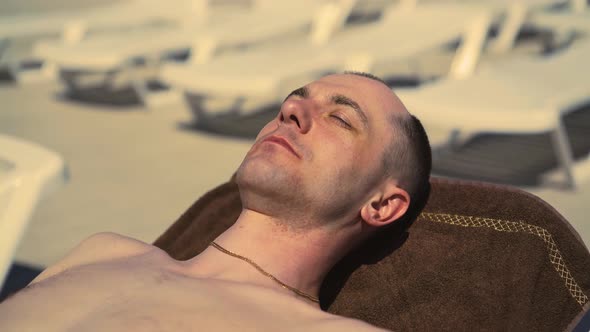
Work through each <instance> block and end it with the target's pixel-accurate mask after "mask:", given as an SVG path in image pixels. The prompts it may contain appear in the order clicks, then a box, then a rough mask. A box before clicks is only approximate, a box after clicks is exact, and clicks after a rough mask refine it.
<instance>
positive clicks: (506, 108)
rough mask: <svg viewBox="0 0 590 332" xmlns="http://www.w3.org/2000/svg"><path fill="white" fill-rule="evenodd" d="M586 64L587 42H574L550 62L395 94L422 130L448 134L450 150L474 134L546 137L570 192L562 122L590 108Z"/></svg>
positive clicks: (510, 65) (518, 64)
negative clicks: (581, 110)
mask: <svg viewBox="0 0 590 332" xmlns="http://www.w3.org/2000/svg"><path fill="white" fill-rule="evenodd" d="M589 58H590V42H589V41H579V42H577V43H574V44H573V45H571V46H570V47H569V48H568V49H566V50H563V51H562V52H558V53H556V54H552V55H550V56H544V57H537V58H532V57H521V58H514V59H509V60H505V61H502V62H498V63H495V64H493V65H489V66H487V67H484V68H481V69H480V70H478V72H477V73H475V74H474V75H472V76H470V77H469V78H466V79H463V80H452V79H447V80H441V81H438V82H434V83H432V84H426V85H424V86H421V87H419V88H417V89H413V90H397V91H396V92H397V93H398V95H399V96H400V98H401V99H402V100H403V102H404V104H405V105H406V106H407V107H408V109H409V110H410V111H411V112H412V113H414V114H416V115H417V116H418V117H419V118H420V119H421V120H422V121H423V122H424V123H425V125H426V126H427V128H428V127H433V128H446V129H448V130H449V132H451V131H452V132H453V134H452V135H451V142H450V143H451V145H455V146H457V145H460V143H461V142H464V141H465V140H466V138H468V137H470V134H472V133H476V132H493V133H521V134H522V133H541V132H550V133H551V135H552V142H553V143H552V144H553V151H554V153H555V155H556V158H557V160H558V162H559V164H560V166H561V168H562V170H563V175H564V176H565V181H564V183H565V184H566V185H567V186H568V187H570V188H573V187H575V183H576V175H575V173H576V172H575V171H574V167H573V164H574V161H573V158H572V150H571V146H570V142H569V139H568V133H567V132H566V130H565V127H564V124H563V117H564V115H566V114H568V113H569V112H570V111H573V110H576V109H578V108H579V107H581V106H583V105H586V104H588V103H589V102H590V85H589V84H587V82H586V80H587V77H589V75H590V66H587V65H585V63H586V62H587V59H589ZM588 139H590V138H588Z"/></svg>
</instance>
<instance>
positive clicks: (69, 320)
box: [0, 73, 430, 331]
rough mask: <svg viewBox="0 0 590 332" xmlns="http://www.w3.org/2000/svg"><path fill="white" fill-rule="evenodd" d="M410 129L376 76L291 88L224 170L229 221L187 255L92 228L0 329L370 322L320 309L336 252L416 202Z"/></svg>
mask: <svg viewBox="0 0 590 332" xmlns="http://www.w3.org/2000/svg"><path fill="white" fill-rule="evenodd" d="M429 172H430V148H429V146H428V140H427V138H426V134H425V133H424V130H423V128H422V127H421V125H420V123H419V121H418V120H416V119H415V118H414V117H412V116H411V115H410V114H409V113H408V112H407V111H406V109H405V108H404V106H403V104H402V103H401V102H400V100H399V99H398V98H397V97H396V96H395V95H394V94H393V93H392V92H391V90H390V89H389V88H388V87H387V86H386V85H385V84H384V83H382V82H381V81H379V80H378V79H376V78H374V77H372V76H370V75H368V74H361V73H348V74H342V75H331V76H326V77H324V78H322V79H320V80H318V81H315V82H312V83H310V84H308V85H307V86H305V87H302V88H300V89H297V90H295V91H293V92H292V93H291V94H290V95H289V96H288V97H287V98H286V100H285V101H284V102H283V104H282V106H281V109H280V111H279V114H278V115H277V117H276V118H275V119H274V120H272V121H271V122H269V123H268V124H267V125H266V126H265V127H264V128H263V129H262V130H261V132H260V134H259V135H258V138H257V140H256V142H255V143H254V145H253V146H252V148H251V150H250V151H249V152H248V154H247V155H246V157H245V158H244V161H243V162H242V164H241V166H240V168H239V169H238V172H237V175H236V182H237V183H238V186H239V188H240V194H241V199H242V205H243V210H242V213H241V214H240V216H239V218H238V220H237V221H236V223H235V224H234V225H233V226H232V227H231V228H229V229H228V230H227V231H226V232H224V233H223V234H222V235H221V236H219V237H218V238H217V239H216V240H215V241H214V242H213V243H212V245H211V246H210V247H208V248H207V249H206V250H205V251H204V252H202V253H201V254H200V255H198V256H196V257H195V258H193V259H190V260H188V261H184V262H180V261H176V260H173V259H171V258H170V257H168V256H167V255H166V254H165V253H164V252H163V251H161V250H160V249H157V248H155V247H153V246H151V245H148V244H145V243H142V242H139V241H136V240H133V239H130V238H126V237H123V236H120V235H115V234H110V233H101V234H97V235H94V236H92V237H90V238H88V239H87V240H85V241H83V242H82V243H81V244H80V245H78V247H76V248H75V249H74V250H73V251H72V252H71V253H70V254H68V255H67V256H66V257H65V258H64V259H62V260H61V261H60V262H58V263H57V264H55V265H53V266H51V267H49V268H48V269H46V270H45V271H44V272H43V273H42V274H41V275H39V277H38V278H37V279H35V280H34V281H33V282H32V283H31V285H29V287H27V288H26V289H25V290H23V291H21V292H20V293H19V294H17V295H15V296H13V297H12V298H10V299H9V300H7V301H6V302H5V303H3V304H1V305H0V326H2V330H3V331H23V330H35V331H36V330H43V331H63V330H75V331H78V330H80V331H94V330H96V331H121V330H170V331H180V330H214V331H217V330H232V331H233V330H240V331H241V330H256V331H259V330H289V329H304V330H314V331H315V330H318V331H320V330H339V331H340V330H350V331H365V330H366V331H373V330H377V328H376V327H373V326H371V325H369V324H366V323H364V322H361V321H358V320H353V319H348V318H344V317H338V316H334V315H331V314H328V313H326V312H323V311H321V310H320V308H319V301H318V299H317V297H318V292H319V288H320V285H321V283H322V280H323V278H324V276H325V275H326V274H327V272H328V271H329V270H330V269H331V267H332V266H333V265H334V264H335V263H336V262H338V261H339V260H340V259H341V258H342V257H343V256H344V255H345V254H346V253H347V252H349V251H350V250H351V249H353V248H354V247H356V246H357V245H358V244H360V243H361V242H363V241H365V240H367V239H369V238H370V237H371V236H372V235H373V234H375V233H376V232H377V231H379V230H380V229H383V228H385V227H387V226H388V225H393V224H394V223H395V222H396V221H399V220H400V218H402V216H404V214H406V213H407V211H408V209H410V208H413V207H414V206H417V204H418V205H419V204H420V202H419V201H420V200H423V199H424V196H425V195H424V192H425V188H426V187H427V185H428V175H429Z"/></svg>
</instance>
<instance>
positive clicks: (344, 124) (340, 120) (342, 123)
mask: <svg viewBox="0 0 590 332" xmlns="http://www.w3.org/2000/svg"><path fill="white" fill-rule="evenodd" d="M330 118H332V119H335V120H336V122H337V123H338V125H339V126H341V127H343V128H346V129H352V126H351V125H350V123H348V122H347V121H346V120H344V119H343V118H341V117H340V116H338V115H334V114H333V115H330Z"/></svg>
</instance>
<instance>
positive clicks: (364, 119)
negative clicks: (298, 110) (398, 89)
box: [283, 86, 369, 129]
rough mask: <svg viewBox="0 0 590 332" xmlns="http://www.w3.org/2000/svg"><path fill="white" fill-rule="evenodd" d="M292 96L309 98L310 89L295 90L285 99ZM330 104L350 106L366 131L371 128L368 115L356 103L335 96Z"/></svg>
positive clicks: (346, 98)
mask: <svg viewBox="0 0 590 332" xmlns="http://www.w3.org/2000/svg"><path fill="white" fill-rule="evenodd" d="M291 96H298V97H301V98H307V97H308V96H309V89H308V88H307V87H306V86H304V87H301V88H298V89H295V90H293V91H292V92H291V93H289V95H288V96H287V98H285V100H287V99H289V98H290V97H291ZM283 102H284V101H283ZM330 102H332V103H333V104H336V105H343V106H348V107H350V108H352V110H354V112H355V113H356V115H357V116H358V117H359V118H360V120H361V122H362V123H363V126H364V127H365V129H366V128H368V127H369V120H368V118H367V115H366V114H365V112H364V111H363V109H362V108H361V107H360V106H359V104H358V103H357V102H356V101H354V100H352V99H350V98H348V97H346V96H344V95H339V94H337V95H333V96H332V97H331V98H330Z"/></svg>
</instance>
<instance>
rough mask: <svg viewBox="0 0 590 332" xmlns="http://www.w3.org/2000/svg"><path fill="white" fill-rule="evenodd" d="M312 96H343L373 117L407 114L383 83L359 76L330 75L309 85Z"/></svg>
mask: <svg viewBox="0 0 590 332" xmlns="http://www.w3.org/2000/svg"><path fill="white" fill-rule="evenodd" d="M307 88H308V89H309V90H310V94H315V93H317V94H326V95H330V94H341V95H344V96H346V97H348V98H350V99H352V100H354V101H355V102H357V103H358V104H359V106H360V107H361V108H362V109H363V111H364V112H365V113H367V115H368V116H369V117H370V118H371V117H377V118H380V117H381V116H383V117H389V116H390V115H391V114H395V113H398V115H399V114H402V113H407V111H406V108H405V107H404V105H403V104H402V103H401V101H400V100H399V98H397V96H396V95H395V94H394V93H393V91H392V90H391V89H390V88H389V87H387V86H386V85H384V84H383V83H381V82H379V81H377V80H374V79H371V78H368V77H363V76H359V75H353V74H339V75H329V76H325V77H322V78H321V79H319V80H317V81H314V82H312V83H310V84H308V85H307Z"/></svg>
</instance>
